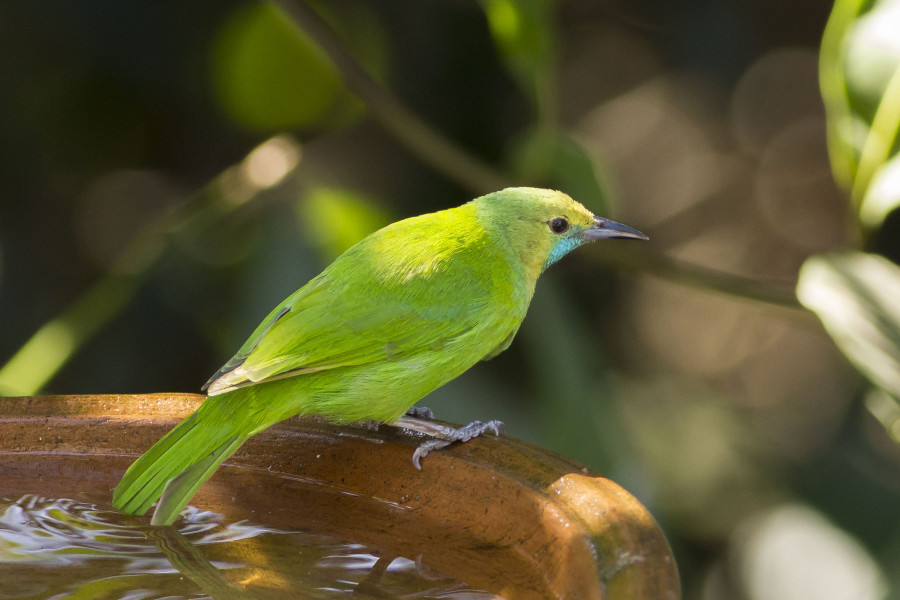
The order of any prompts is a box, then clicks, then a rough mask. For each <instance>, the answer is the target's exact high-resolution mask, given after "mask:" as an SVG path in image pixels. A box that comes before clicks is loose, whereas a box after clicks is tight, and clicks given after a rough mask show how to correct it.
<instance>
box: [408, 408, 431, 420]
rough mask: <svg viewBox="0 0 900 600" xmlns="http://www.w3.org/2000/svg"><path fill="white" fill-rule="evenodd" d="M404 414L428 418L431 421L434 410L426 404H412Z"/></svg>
mask: <svg viewBox="0 0 900 600" xmlns="http://www.w3.org/2000/svg"><path fill="white" fill-rule="evenodd" d="M406 416H407V417H415V418H417V419H430V420H432V421H433V420H434V419H435V416H434V411H433V410H431V409H430V408H428V407H427V406H412V407H410V409H409V410H408V411H406Z"/></svg>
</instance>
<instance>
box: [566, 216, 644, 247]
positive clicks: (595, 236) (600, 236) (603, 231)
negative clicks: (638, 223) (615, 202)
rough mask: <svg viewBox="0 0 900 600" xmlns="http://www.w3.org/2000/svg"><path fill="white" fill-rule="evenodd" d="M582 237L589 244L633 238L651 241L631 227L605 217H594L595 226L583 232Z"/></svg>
mask: <svg viewBox="0 0 900 600" xmlns="http://www.w3.org/2000/svg"><path fill="white" fill-rule="evenodd" d="M581 237H582V238H583V239H584V240H585V241H588V242H591V241H593V240H604V239H608V238H632V239H635V240H649V239H650V238H648V237H647V236H646V235H644V234H643V233H641V232H640V231H638V230H637V229H634V228H632V227H629V226H628V225H622V224H621V223H616V222H615V221H610V220H609V219H604V218H603V217H594V226H593V227H589V228H587V229H585V230H584V231H582V232H581Z"/></svg>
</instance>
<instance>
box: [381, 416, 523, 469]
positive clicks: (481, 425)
mask: <svg viewBox="0 0 900 600" xmlns="http://www.w3.org/2000/svg"><path fill="white" fill-rule="evenodd" d="M393 425H396V426H397V427H402V428H404V429H409V430H410V431H417V432H419V433H424V434H425V435H428V436H431V437H432V438H433V439H430V440H428V441H425V442H422V443H421V444H419V447H418V448H416V451H415V452H413V456H412V462H413V465H414V466H415V467H416V468H417V469H419V470H420V471H421V470H422V459H423V458H425V457H426V456H427V455H428V453H429V452H431V451H432V450H440V449H441V448H446V447H447V446H449V445H450V444H452V443H454V442H468V441H469V440H471V439H472V438H474V437H478V436H479V435H481V434H483V433H485V432H488V431H491V432H493V434H494V435H500V433H501V432H503V431H505V430H506V426H505V425H504V424H503V423H502V422H501V421H487V422H482V421H472V422H471V423H469V424H468V425H466V426H464V427H459V428H455V427H448V426H447V425H441V424H439V423H432V422H431V421H425V420H423V419H419V418H417V417H411V416H404V417H400V418H399V419H397V420H396V421H394V423H393Z"/></svg>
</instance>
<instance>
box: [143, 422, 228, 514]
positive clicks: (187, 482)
mask: <svg viewBox="0 0 900 600" xmlns="http://www.w3.org/2000/svg"><path fill="white" fill-rule="evenodd" d="M245 439H246V438H242V437H233V438H230V439H228V440H225V442H224V443H223V444H222V445H221V446H219V447H218V448H216V449H215V450H213V451H212V452H211V453H210V454H208V455H206V457H204V458H203V459H201V460H199V461H198V462H197V463H195V464H194V465H192V466H191V467H189V468H187V469H185V470H184V471H182V472H181V474H180V475H178V476H176V477H174V478H172V479H170V480H169V482H168V483H166V487H165V488H164V489H163V492H162V496H161V497H160V499H159V504H157V505H156V510H155V511H154V512H153V518H152V519H151V520H150V524H151V525H171V524H172V523H173V522H174V521H175V519H177V518H178V515H179V514H180V513H181V509H182V508H184V507H185V505H186V504H187V503H188V502H190V500H191V498H193V497H194V494H196V493H197V489H198V488H199V487H200V486H201V485H203V482H205V481H206V480H207V479H209V478H210V477H211V476H212V474H213V473H215V472H216V469H218V468H219V465H221V464H222V461H223V460H225V459H226V458H228V457H229V456H231V455H232V454H234V451H235V450H237V449H238V448H240V447H241V444H243V443H244V440H245Z"/></svg>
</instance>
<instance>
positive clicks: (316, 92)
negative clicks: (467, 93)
mask: <svg viewBox="0 0 900 600" xmlns="http://www.w3.org/2000/svg"><path fill="white" fill-rule="evenodd" d="M316 8H317V10H320V12H322V16H323V19H325V20H326V21H327V22H328V24H329V25H330V26H331V27H332V28H334V30H335V33H336V35H337V37H338V38H339V39H340V40H341V42H342V43H343V44H344V46H345V47H346V48H347V50H348V51H349V52H350V53H351V54H354V55H356V56H359V57H360V63H361V64H362V65H363V66H365V67H366V68H367V69H368V70H369V71H370V72H372V73H373V75H374V76H376V77H379V76H381V75H383V73H384V71H385V70H386V68H385V64H386V60H385V57H386V54H387V53H386V51H385V44H384V40H383V36H382V34H381V30H380V28H379V27H378V25H377V21H376V20H375V19H374V18H372V15H370V14H368V12H367V11H366V10H365V9H364V8H362V7H357V6H356V5H353V6H350V7H342V8H345V9H346V10H343V11H341V12H337V11H336V10H335V9H333V8H332V7H327V6H323V7H321V8H319V7H318V6H317V7H316ZM351 9H352V10H351ZM213 66H214V69H213V73H214V84H215V90H216V92H217V97H218V100H219V103H220V104H221V105H222V108H223V109H224V110H225V112H226V113H227V114H228V115H229V116H230V117H231V118H232V119H234V120H235V121H236V122H238V123H239V124H241V125H243V126H244V127H247V128H249V129H254V130H260V131H280V130H284V129H293V128H301V129H306V130H309V129H322V128H328V127H334V126H340V125H344V124H347V123H350V122H352V121H354V120H355V119H356V118H357V117H359V116H360V115H361V114H362V111H363V106H362V103H361V102H359V101H358V100H357V99H356V98H355V96H353V95H351V94H350V93H349V92H348V91H347V90H346V88H345V87H344V85H343V82H342V80H341V77H340V75H339V73H338V71H337V69H336V68H335V66H334V65H333V64H332V62H331V60H330V59H329V58H328V57H327V56H326V54H325V52H324V51H323V50H322V49H321V48H319V46H318V45H316V43H315V42H313V41H312V40H311V39H310V38H309V36H308V35H307V34H306V33H305V32H304V31H303V30H301V29H300V28H298V27H297V26H296V25H295V24H294V22H293V21H292V20H291V19H289V18H288V17H287V16H286V15H284V13H282V12H281V11H280V10H279V9H277V8H276V7H274V6H273V5H271V4H268V3H258V4H252V5H249V6H241V7H240V8H239V9H238V10H236V11H235V13H234V14H233V15H232V17H231V19H230V20H228V21H227V22H226V23H225V25H224V26H223V27H222V30H221V31H220V33H219V35H218V38H217V40H216V44H215V47H214V64H213Z"/></svg>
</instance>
